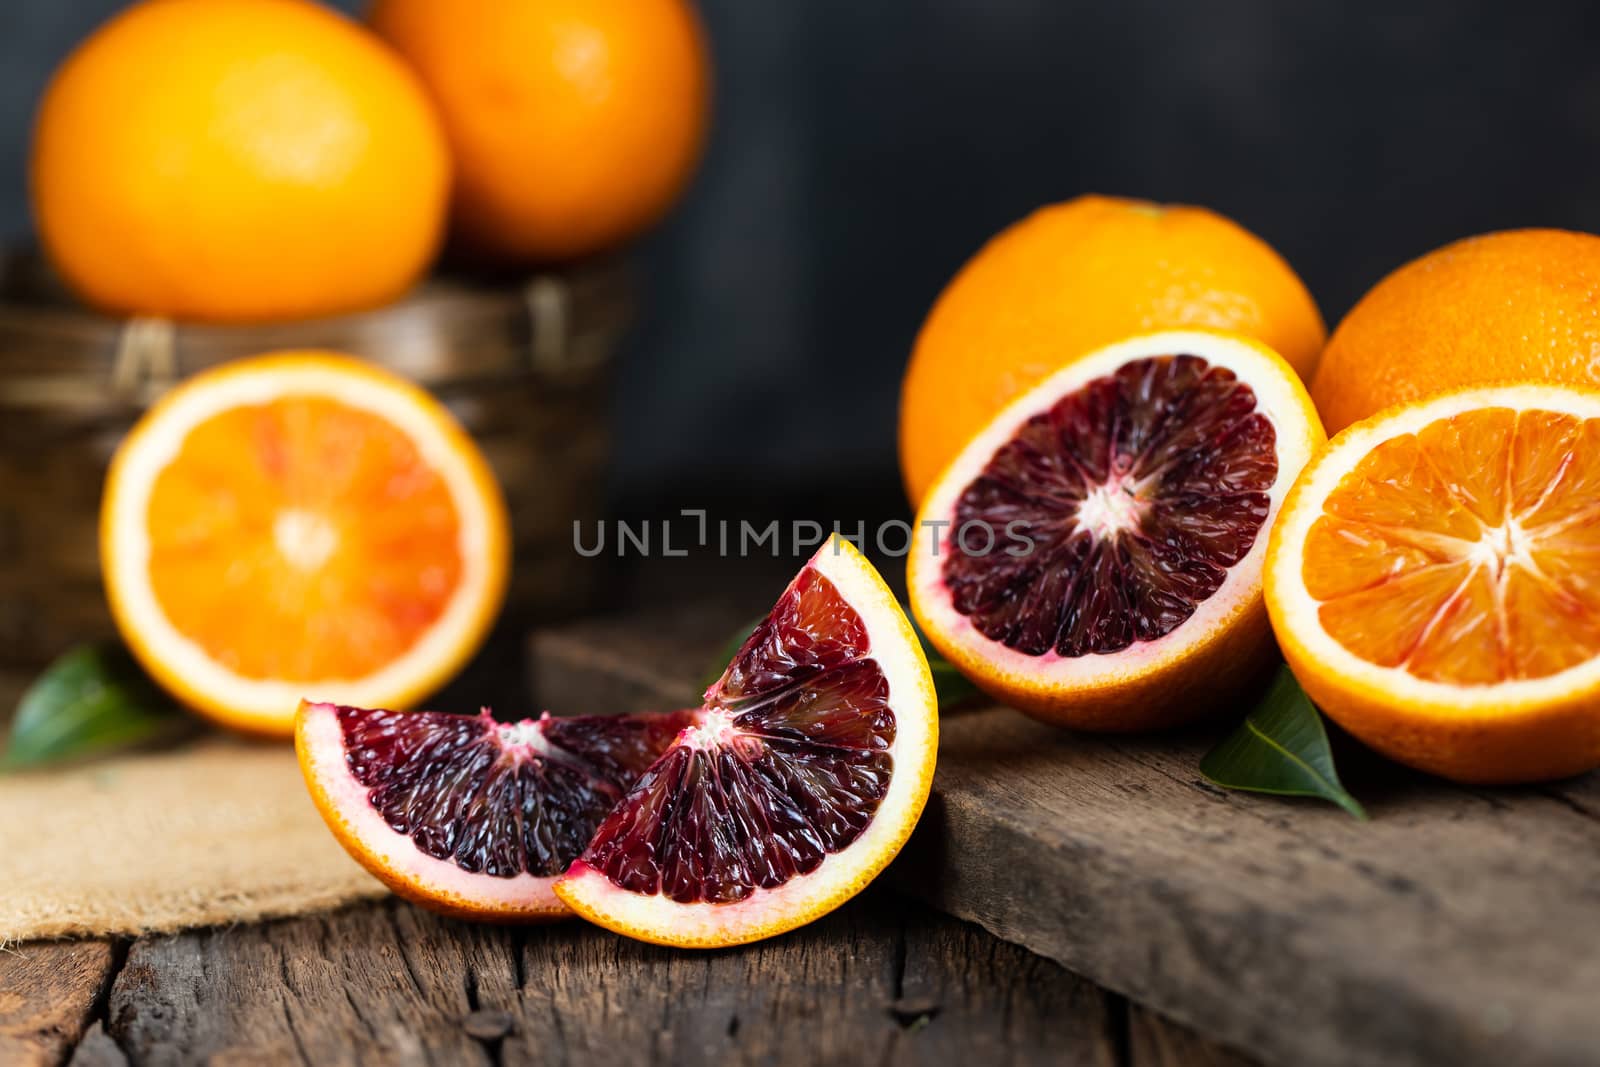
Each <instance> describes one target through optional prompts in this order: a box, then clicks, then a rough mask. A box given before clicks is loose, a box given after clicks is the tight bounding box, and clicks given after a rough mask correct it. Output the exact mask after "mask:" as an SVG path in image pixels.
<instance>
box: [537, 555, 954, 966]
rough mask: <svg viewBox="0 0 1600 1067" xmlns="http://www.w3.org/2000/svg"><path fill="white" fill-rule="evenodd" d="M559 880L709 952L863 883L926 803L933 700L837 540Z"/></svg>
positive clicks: (886, 607)
mask: <svg viewBox="0 0 1600 1067" xmlns="http://www.w3.org/2000/svg"><path fill="white" fill-rule="evenodd" d="M694 716H695V724H694V726H693V727H692V728H690V729H687V730H685V731H684V732H683V734H682V735H681V736H680V737H679V738H678V739H677V740H676V741H675V742H674V743H673V744H672V746H671V747H669V748H668V749H667V750H666V751H665V752H664V753H663V754H662V756H661V758H660V759H658V760H656V762H655V763H654V764H652V765H651V766H650V768H649V770H647V771H645V773H644V774H643V775H642V776H641V777H640V778H639V780H638V781H637V782H636V783H635V784H634V786H633V788H632V789H631V790H629V792H628V795H627V796H625V797H624V798H623V799H622V801H621V802H620V803H618V804H617V806H616V807H615V808H614V809H612V811H611V814H609V815H608V816H606V819H605V821H604V822H602V823H601V824H600V827H599V829H598V830H596V831H595V835H594V838H593V839H592V840H591V841H590V842H589V845H588V847H587V848H586V849H585V850H584V852H583V854H582V856H580V857H579V858H578V859H577V860H576V861H574V862H573V864H572V866H571V868H570V869H569V870H568V871H567V873H566V875H565V876H564V877H563V878H562V879H561V880H559V881H558V882H557V883H556V886H555V891H556V895H557V896H558V897H560V898H561V899H562V900H564V901H565V902H566V903H567V904H568V905H569V906H570V907H571V908H572V910H574V911H576V912H577V913H578V914H579V915H582V916H583V917H584V918H586V919H589V920H591V921H593V922H596V923H598V924H600V925H601V926H604V927H607V928H608V929H611V930H615V931H616V932H618V933H621V934H626V935H628V936H629V937H635V938H640V939H642V940H645V941H654V942H656V943H658V944H664V945H679V946H685V947H694V948H715V947H719V946H724V945H737V944H743V943H745V942H748V941H754V940H757V939H759V938H763V937H770V936H771V935H773V934H778V933H782V932H783V931H785V930H790V929H793V928H794V927H796V926H800V925H802V924H804V923H807V922H810V921H811V920H812V919H815V918H817V917H818V916H819V915H823V914H825V913H827V912H829V911H831V910H833V909H834V908H836V907H838V906H839V905H840V904H842V903H844V902H845V901H846V900H848V899H849V898H850V897H852V896H854V895H855V894H856V893H857V892H859V891H860V890H861V889H862V888H863V887H864V886H866V884H867V883H868V882H870V881H871V880H872V879H873V878H874V877H875V876H876V875H877V874H878V872H879V871H881V870H882V869H883V868H884V867H885V866H886V865H887V864H888V863H889V861H890V860H891V859H893V858H894V856H895V854H896V853H898V852H899V851H900V847H901V846H902V845H903V844H904V843H905V841H906V838H907V837H908V836H910V834H911V829H912V827H913V826H914V825H916V821H917V817H918V816H919V815H920V814H921V813H922V807H923V805H924V804H925V803H926V802H927V799H928V788H929V786H930V785H931V784H932V781H933V764H934V753H935V749H936V748H937V745H938V712H937V709H936V704H935V699H934V692H933V680H932V678H931V677H930V675H929V673H928V663H927V660H926V658H924V656H923V654H922V648H921V646H920V645H919V644H918V643H917V639H916V636H915V634H914V633H913V632H912V630H911V625H910V623H909V622H907V620H906V617H905V615H904V614H903V613H902V612H901V611H900V607H899V605H898V604H897V603H896V602H895V600H894V597H893V596H892V595H891V594H890V593H889V590H888V588H887V587H886V586H885V585H884V584H883V580H882V579H881V578H880V577H879V576H878V573H877V571H875V570H873V568H872V565H871V564H870V563H868V562H867V561H866V560H865V559H864V558H863V557H862V556H861V554H860V553H859V552H857V551H856V550H855V549H854V548H853V547H851V545H850V544H849V543H848V542H846V541H842V540H840V539H839V538H837V537H835V538H833V539H831V540H830V541H829V542H828V543H827V544H825V545H823V547H822V548H821V549H820V550H819V551H818V552H817V554H816V555H815V556H814V557H813V558H812V559H811V561H810V562H809V563H807V564H806V566H805V567H804V568H803V569H802V570H801V571H800V574H799V575H798V576H797V577H796V578H795V580H794V581H793V582H792V583H791V584H790V586H789V588H788V589H787V590H786V591H785V592H784V594H783V596H782V597H781V598H779V600H778V603H777V606H776V607H774V608H773V609H772V613H771V614H770V615H768V617H767V618H766V619H765V620H764V621H763V622H762V623H761V624H760V625H759V626H757V627H756V630H755V632H754V633H752V634H751V636H750V638H749V640H747V641H746V642H745V643H744V646H743V647H742V648H740V650H739V651H738V653H737V654H736V655H735V656H734V659H733V662H732V663H731V664H730V665H729V666H728V669H727V671H726V672H724V673H723V675H722V677H721V679H720V680H718V681H717V682H716V683H715V684H714V685H712V686H711V688H710V689H708V690H707V691H706V694H705V702H704V704H703V706H702V707H700V708H699V709H698V710H697V711H696V712H695V713H694Z"/></svg>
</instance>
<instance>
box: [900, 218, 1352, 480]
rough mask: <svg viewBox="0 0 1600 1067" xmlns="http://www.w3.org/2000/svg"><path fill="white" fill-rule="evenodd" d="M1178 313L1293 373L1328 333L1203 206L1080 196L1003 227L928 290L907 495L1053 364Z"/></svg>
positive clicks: (1311, 307) (1308, 362) (1290, 280)
mask: <svg viewBox="0 0 1600 1067" xmlns="http://www.w3.org/2000/svg"><path fill="white" fill-rule="evenodd" d="M1183 326H1209V327H1214V328H1217V329H1224V330H1233V331H1236V332H1238V333H1243V334H1246V335H1248V336H1250V337H1253V338H1255V339H1256V340H1258V341H1261V342H1262V343H1264V344H1266V345H1267V346H1268V347H1270V348H1272V349H1274V350H1276V351H1277V352H1278V353H1279V354H1280V355H1282V356H1283V358H1284V359H1285V360H1287V361H1288V362H1289V365H1290V366H1292V367H1293V368H1294V369H1295V371H1296V372H1297V373H1299V374H1300V375H1301V377H1306V376H1307V375H1308V374H1309V373H1310V371H1311V369H1312V367H1313V366H1314V365H1315V364H1316V359H1317V354H1318V353H1319V352H1320V351H1321V349H1322V344H1323V341H1324V339H1325V337H1326V331H1325V330H1324V327H1323V324H1322V316H1321V315H1320V314H1319V313H1318V312H1317V305H1316V303H1315V302H1314V301H1313V300H1312V299H1311V294H1310V293H1308V292H1307V291H1306V287H1305V286H1304V285H1303V284H1302V283H1301V281H1300V279H1299V278H1298V277H1297V276H1296V275H1295V273H1294V271H1293V270H1291V269H1290V267H1289V265H1288V264H1287V263H1285V262H1284V261H1283V258H1282V257H1280V256H1279V255H1278V254H1277V253H1276V252H1274V251H1273V250H1272V248H1271V247H1269V246H1268V245H1267V244H1266V243H1265V242H1264V241H1262V240H1261V239H1260V238H1258V237H1256V236H1255V235H1254V234H1252V233H1250V232H1249V231H1248V230H1245V229H1244V228H1243V227H1241V226H1239V225H1238V224H1237V223H1235V222H1232V221H1230V220H1229V219H1226V218H1223V217H1222V216H1221V215H1218V214H1216V213H1215V212H1213V211H1208V210H1206V209H1205V208H1198V207H1185V206H1181V205H1160V204H1152V203H1148V202H1145V201H1141V200H1123V199H1116V198H1112V197H1104V196H1080V197H1078V198H1077V199H1075V200H1068V201H1067V202H1065V203H1062V204H1055V205H1052V206H1049V207H1045V208H1041V209H1040V210H1038V211H1036V212H1034V213H1033V214H1032V215H1030V216H1028V217H1027V218H1026V219H1023V220H1022V221H1021V222H1018V223H1016V224H1015V225H1013V226H1011V227H1010V228H1008V229H1006V230H1004V231H1002V232H1001V233H1000V234H999V235H998V236H997V237H995V238H994V239H993V240H991V241H990V242H989V243H988V244H987V245H985V246H984V247H983V249H982V250H981V251H979V252H978V254H977V255H975V256H973V257H972V259H971V260H969V261H968V262H967V264H966V266H964V267H962V268H961V271H960V272H959V273H958V274H957V275H956V276H955V279H954V280H953V281H951V282H950V284H949V285H948V286H947V287H946V288H945V290H944V292H943V293H941V294H940V296H939V299H938V301H937V303H935V304H934V306H933V310H932V311H931V312H930V313H929V314H928V319H927V321H926V322H925V323H924V324H923V326H922V332H921V333H920V334H919V335H918V337H917V342H916V347H915V348H914V349H913V351H912V353H911V364H910V366H909V367H907V369H906V375H905V383H904V385H903V387H902V390H901V394H900V470H901V473H902V475H903V476H904V478H905V483H906V492H907V494H908V495H909V496H910V498H911V501H912V503H913V504H917V503H920V502H921V500H922V496H923V494H924V493H925V492H926V491H927V489H928V486H929V485H931V484H932V482H933V480H934V478H935V477H936V476H937V475H938V473H939V472H940V470H942V469H943V467H944V465H945V464H946V463H948V462H949V461H950V460H951V459H952V458H954V456H955V455H956V453H957V452H959V451H960V450H961V448H962V446H963V445H965V444H966V443H967V440H968V439H969V438H971V437H972V436H973V435H974V434H975V433H977V431H978V430H979V429H981V428H982V427H983V426H984V425H985V424H986V423H987V422H988V421H989V419H990V418H991V417H993V416H994V414H995V413H996V412H998V411H999V410H1000V409H1001V408H1002V407H1004V406H1005V405H1006V403H1007V402H1008V401H1010V400H1011V399H1013V398H1014V397H1016V396H1017V395H1018V394H1020V393H1022V392H1023V391H1024V390H1026V389H1027V388H1028V387H1029V386H1031V385H1033V384H1034V383H1035V382H1038V381H1039V380H1041V379H1042V378H1044V377H1045V375H1047V374H1049V373H1050V372H1051V371H1054V370H1056V369H1057V368H1059V367H1061V366H1063V365H1064V364H1066V363H1068V362H1070V361H1071V360H1073V359H1076V358H1077V357H1079V356H1082V355H1084V354H1086V353H1088V352H1092V351H1094V350H1095V349H1098V348H1101V347H1103V346H1105V345H1107V344H1110V343H1112V342H1114V341H1119V340H1122V339H1123V338H1124V337H1128V336H1131V335H1133V334H1138V333H1147V332H1150V331H1153V330H1158V329H1164V328H1169V327H1183Z"/></svg>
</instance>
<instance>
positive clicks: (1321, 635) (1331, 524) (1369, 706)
mask: <svg viewBox="0 0 1600 1067" xmlns="http://www.w3.org/2000/svg"><path fill="white" fill-rule="evenodd" d="M1266 594H1267V606H1268V609H1269V610H1270V611H1271V614H1272V623H1273V628H1274V629H1275V630H1276V632H1277V634H1278V639H1279V642H1280V643H1281V644H1282V646H1283V651H1284V654H1285V656H1286V657H1287V658H1288V660H1289V666H1290V667H1291V668H1292V669H1293V670H1294V673H1295V676H1296V677H1297V678H1299V679H1300V683H1301V684H1302V685H1303V686H1304V687H1305V689H1306V692H1307V693H1309V694H1310V696H1311V698H1312V699H1313V700H1315V701H1316V702H1317V703H1318V704H1319V705H1320V706H1321V707H1322V709H1323V710H1324V711H1326V712H1327V713H1328V714H1329V715H1330V716H1332V717H1333V718H1334V719H1335V720H1337V721H1338V722H1339V723H1340V724H1341V725H1343V726H1344V727H1345V728H1346V729H1348V730H1349V731H1350V732H1351V733H1353V734H1355V735H1356V736H1357V737H1359V738H1361V739H1362V740H1363V741H1365V742H1366V743H1367V744H1369V745H1371V746H1372V747H1373V748H1376V749H1378V750H1379V751H1380V752H1384V753H1386V754H1387V755H1389V756H1391V757H1393V758H1394V759H1397V760H1400V761H1402V762H1404V763H1408V764H1410V765H1412V766H1414V767H1418V768H1421V769H1423V770H1426V771H1431V772H1433V773H1435V774H1440V775H1444V776H1446V777H1449V778H1454V779H1458V780H1460V781H1466V782H1484V783H1493V782H1522V781H1536V780H1540V779H1548V778H1558V777H1563V776H1565V775H1570V774H1576V773H1578V772H1580V771H1585V770H1589V769H1591V768H1593V767H1596V766H1600V392H1593V391H1590V390H1587V389H1577V388H1571V387H1566V386H1554V385H1534V384H1522V385H1505V386H1491V387H1484V388H1474V389H1468V390H1464V391H1460V392H1453V393H1448V394H1444V395H1441V396H1437V397H1435V398H1432V399H1428V400H1423V401H1418V402H1414V403H1410V404H1405V405H1402V406H1399V407H1394V408H1390V409H1388V410H1386V411H1383V412H1380V413H1379V414H1377V415H1375V416H1373V417H1372V418H1370V419H1367V420H1366V421H1364V422H1358V423H1356V424H1355V425H1353V426H1351V427H1349V428H1348V429H1346V430H1344V431H1343V432H1341V433H1340V434H1339V435H1338V436H1337V437H1335V438H1334V439H1333V442H1332V443H1331V444H1330V445H1329V446H1328V448H1327V450H1326V451H1325V452H1323V453H1322V454H1321V455H1320V456H1318V457H1317V459H1316V460H1314V461H1313V462H1312V463H1311V465H1310V466H1308V467H1307V468H1306V470H1305V472H1304V473H1303V474H1302V475H1301V477H1300V480H1299V481H1298V482H1297V483H1296V485H1295V487H1294V490H1293V492H1291V493H1290V494H1289V499H1288V500H1287V502H1286V503H1285V504H1284V508H1283V516H1282V518H1281V519H1280V520H1279V522H1278V525H1277V527H1276V528H1275V529H1274V530H1273V532H1272V540H1271V546H1270V548H1269V551H1268V555H1267V575H1266Z"/></svg>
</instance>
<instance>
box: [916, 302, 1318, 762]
mask: <svg viewBox="0 0 1600 1067" xmlns="http://www.w3.org/2000/svg"><path fill="white" fill-rule="evenodd" d="M1322 440H1323V435H1322V427H1321V423H1320V422H1319V421H1318V420H1317V414H1316V411H1315V409H1313V407H1312V406H1311V401H1310V398H1309V397H1308V396H1307V395H1306V390H1305V387H1304V386H1303V385H1301V383H1300V379H1299V378H1298V376H1296V374H1295V372H1294V371H1293V370H1292V369H1291V368H1290V366H1289V365H1288V364H1287V363H1285V362H1284V361H1283V360H1282V359H1281V358H1279V357H1278V355H1277V354H1275V353H1274V352H1272V351H1271V350H1270V349H1268V348H1266V347H1265V346H1263V345H1261V344H1260V343H1258V342H1256V341H1253V340H1250V339H1249V338H1246V337H1243V336H1239V335H1235V334H1227V333H1220V332H1212V331H1205V330H1182V331H1170V332H1162V333H1153V334H1145V335H1142V336H1139V337H1134V338H1131V339H1129V340H1126V341H1122V342H1120V343H1118V344H1114V345H1111V346H1109V347H1107V348H1102V349H1100V350H1098V351H1096V352H1093V353H1091V354H1090V355H1087V356H1084V357H1083V358H1081V359H1079V360H1076V361H1074V362H1072V363H1070V364H1069V365H1068V366H1066V367H1065V368H1063V369H1062V370H1059V371H1057V372H1055V373H1054V374H1052V375H1050V376H1049V377H1048V378H1046V379H1044V381H1042V382H1041V383H1040V384H1039V385H1037V386H1035V387H1034V388H1033V389H1031V390H1029V391H1028V392H1027V393H1025V394H1024V395H1023V396H1021V397H1019V398H1018V399H1017V400H1016V401H1014V402H1013V403H1012V404H1011V405H1010V406H1008V407H1007V408H1005V409H1004V410H1003V411H1002V412H1001V413H1000V414H999V415H997V416H996V417H995V418H994V419H992V420H991V421H990V422H989V424H988V425H987V426H986V427H985V428H984V429H983V430H982V432H980V433H979V434H978V435H977V436H976V437H975V438H973V439H972V440H971V441H970V442H968V444H967V445H966V447H965V448H964V449H962V451H961V453H960V454H959V455H958V456H957V457H956V458H955V460H954V461H952V462H951V464H950V465H949V466H948V467H946V468H945V470H944V472H943V473H942V474H941V475H940V476H939V477H938V478H937V479H936V480H935V482H934V485H933V487H932V489H931V490H930V491H929V493H928V495H927V498H926V499H925V500H924V502H923V506H922V509H921V511H920V512H919V514H918V516H917V530H916V537H917V540H916V543H915V544H914V545H913V547H912V550H911V553H910V557H909V563H908V577H907V584H908V586H909V588H910V593H911V606H912V609H913V610H914V611H915V613H916V616H917V620H918V621H919V622H920V623H921V624H922V627H923V631H924V632H925V633H926V634H927V635H928V638H929V640H931V641H932V642H933V644H934V645H935V646H936V647H937V648H938V649H939V651H940V652H941V653H943V654H944V656H945V657H946V658H947V659H948V660H950V662H951V663H953V664H955V666H956V667H957V668H958V669H960V670H961V671H962V673H964V674H965V675H966V676H967V677H968V678H970V679H971V680H972V682H973V683H974V684H976V685H977V686H978V687H979V688H980V689H982V690H984V691H985V692H986V693H988V694H989V695H991V696H993V697H995V698H996V699H998V700H1000V701H1003V702H1005V703H1008V704H1011V705H1012V706H1014V707H1017V708H1019V709H1021V710H1022V711H1025V712H1027V713H1028V714H1030V715H1033V716H1035V717H1037V718H1040V719H1044V720H1046V721H1049V722H1055V723H1060V724H1062V725H1067V726H1072V727H1075V728H1079V729H1088V730H1108V731H1116V730H1139V729H1152V728H1157V727H1163V726H1170V725H1173V724H1175V723H1179V722H1182V721H1185V720H1188V719H1192V718H1194V717H1196V716H1197V715H1199V714H1201V713H1203V712H1205V711H1206V710H1208V709H1209V708H1211V707H1213V706H1215V704H1216V698H1217V696H1218V695H1221V694H1225V693H1227V692H1229V690H1230V688H1231V687H1233V686H1236V685H1237V684H1239V683H1241V682H1243V681H1244V680H1245V679H1246V678H1247V677H1248V676H1249V675H1250V674H1251V673H1253V672H1254V671H1256V670H1257V669H1259V668H1260V667H1262V666H1264V665H1265V662H1266V660H1267V659H1268V657H1269V656H1270V654H1271V635H1270V632H1269V630H1268V626H1267V617H1266V612H1265V609H1264V607H1263V605H1262V599H1261V565H1262V560H1263V557H1264V556H1265V554H1266V530H1267V528H1268V527H1269V526H1270V525H1271V523H1272V520H1273V517H1274V515H1275V514H1276V513H1277V510H1278V507H1279V504H1280V503H1281V501H1282V500H1283V497H1284V495H1285V494H1286V493H1287V491H1288V487H1289V485H1290V484H1291V483H1292V481H1293V479H1294V476H1295V474H1296V473H1298V472H1299V470H1300V468H1301V467H1302V466H1303V465H1304V464H1305V462H1306V461H1307V460H1308V459H1309V458H1310V456H1311V454H1312V452H1313V451H1314V450H1315V449H1316V447H1317V446H1318V445H1320V444H1321V442H1322Z"/></svg>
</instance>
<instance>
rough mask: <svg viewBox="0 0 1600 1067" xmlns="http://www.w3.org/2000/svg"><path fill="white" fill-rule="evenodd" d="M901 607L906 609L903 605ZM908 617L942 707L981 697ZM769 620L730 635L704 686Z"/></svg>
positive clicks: (704, 677) (713, 683)
mask: <svg viewBox="0 0 1600 1067" xmlns="http://www.w3.org/2000/svg"><path fill="white" fill-rule="evenodd" d="M901 610H904V609H903V608H902V609H901ZM906 620H907V621H909V622H910V623H911V630H912V632H913V633H915V634H916V635H917V640H918V641H920V642H922V651H923V653H924V654H925V655H926V656H927V657H928V673H930V674H932V675H933V692H934V695H935V696H936V697H937V698H938V700H939V710H941V711H947V710H949V709H950V708H953V707H955V706H956V705H957V704H960V703H962V702H963V701H966V700H970V699H971V698H972V697H975V696H977V695H978V689H977V687H976V686H974V685H973V684H972V683H971V682H969V681H967V679H966V678H965V676H963V675H962V673H961V672H960V671H958V670H956V669H955V667H954V666H953V665H952V664H951V663H950V661H949V660H947V659H945V658H944V657H943V656H941V655H939V653H938V652H937V651H936V650H935V649H934V647H933V646H932V645H931V644H929V643H928V639H927V638H926V637H924V636H923V634H922V627H920V626H918V625H917V621H916V619H915V618H913V617H912V615H911V612H909V611H907V612H906ZM765 621H766V616H762V617H761V618H759V619H757V620H755V621H754V622H752V623H750V624H748V625H746V626H745V627H744V628H742V629H741V630H740V631H739V633H738V634H737V635H736V636H734V637H732V638H730V639H729V640H728V643H727V644H725V645H723V646H722V648H721V650H720V651H718V652H717V658H716V659H715V660H714V661H713V662H712V664H711V666H710V667H709V668H708V669H707V673H706V674H705V675H703V676H702V678H701V682H700V685H701V687H702V688H709V687H711V686H713V685H715V684H716V682H717V679H719V678H721V677H722V672H723V671H724V670H726V669H727V667H728V664H729V663H732V662H733V657H734V656H736V655H738V654H739V649H741V648H743V647H744V643H745V641H746V640H748V639H749V637H750V635H751V634H752V633H754V632H755V628H756V627H757V626H760V625H761V624H762V623H763V622H765Z"/></svg>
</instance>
